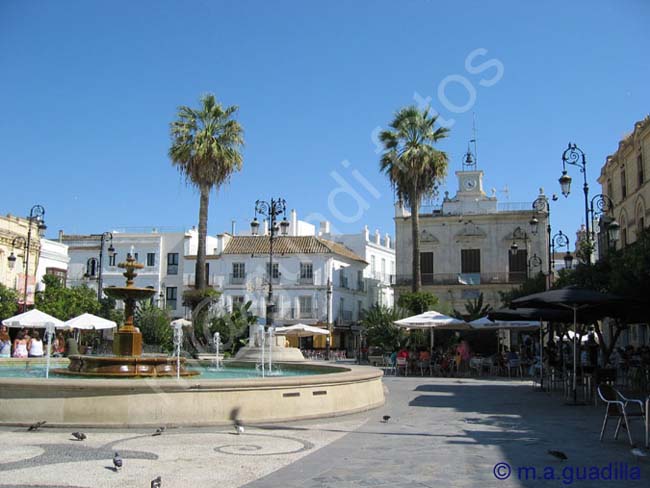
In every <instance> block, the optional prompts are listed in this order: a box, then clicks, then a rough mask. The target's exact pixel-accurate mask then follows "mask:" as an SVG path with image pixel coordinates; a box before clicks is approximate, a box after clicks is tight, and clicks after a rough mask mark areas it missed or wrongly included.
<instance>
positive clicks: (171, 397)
mask: <svg viewBox="0 0 650 488" xmlns="http://www.w3.org/2000/svg"><path fill="white" fill-rule="evenodd" d="M188 363H189V364H188V366H190V367H191V366H192V365H193V364H196V363H194V362H193V361H188ZM14 364H15V363H14ZM229 364H233V365H239V366H243V365H245V364H244V363H229ZM247 366H249V367H250V368H251V369H254V364H250V363H249V364H248V365H247ZM278 366H279V367H280V368H282V369H285V370H297V371H299V370H301V369H304V370H305V371H309V370H311V371H314V370H315V371H318V372H319V373H320V374H312V375H310V376H278V377H276V376H271V377H266V378H252V379H225V380H215V379H202V378H201V377H200V376H192V377H188V378H181V379H180V380H176V379H167V378H157V379H151V380H148V379H143V380H137V379H94V378H87V379H86V378H72V377H69V378H61V379H60V378H56V377H50V378H49V379H48V380H46V379H45V378H1V379H0V424H5V425H30V424H32V423H33V422H35V421H37V420H46V421H47V423H48V425H51V426H66V427H72V426H74V427H81V426H92V427H145V426H146V427H154V426H156V427H157V426H160V425H167V426H202V425H224V424H231V423H232V420H231V417H230V416H231V413H232V412H233V410H234V409H239V417H240V418H241V419H242V420H243V421H244V422H246V423H261V422H283V421H292V420H303V419H313V418H321V417H332V416H337V415H344V414H350V413H355V412H360V411H365V410H369V409H372V408H376V407H379V406H381V405H383V403H384V388H383V384H382V376H383V372H382V371H381V370H379V369H376V368H371V367H365V366H348V365H346V366H338V365H337V366H333V365H329V364H328V365H324V364H318V363H303V364H295V363H282V364H278Z"/></svg>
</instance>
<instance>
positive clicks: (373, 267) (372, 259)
mask: <svg viewBox="0 0 650 488" xmlns="http://www.w3.org/2000/svg"><path fill="white" fill-rule="evenodd" d="M370 272H371V273H372V276H373V278H374V277H375V273H376V272H377V266H376V264H375V256H370Z"/></svg>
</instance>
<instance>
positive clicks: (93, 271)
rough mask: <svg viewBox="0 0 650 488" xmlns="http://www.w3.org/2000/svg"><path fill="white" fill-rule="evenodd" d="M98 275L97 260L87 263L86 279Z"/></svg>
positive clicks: (90, 260)
mask: <svg viewBox="0 0 650 488" xmlns="http://www.w3.org/2000/svg"><path fill="white" fill-rule="evenodd" d="M96 275H97V259H95V258H90V259H89V260H88V261H86V277H87V278H90V277H93V276H96Z"/></svg>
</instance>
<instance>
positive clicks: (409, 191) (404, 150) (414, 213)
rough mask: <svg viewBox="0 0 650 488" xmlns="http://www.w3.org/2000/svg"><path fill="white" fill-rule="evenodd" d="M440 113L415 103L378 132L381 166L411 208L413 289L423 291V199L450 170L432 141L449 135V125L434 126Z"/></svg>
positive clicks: (444, 157) (399, 195)
mask: <svg viewBox="0 0 650 488" xmlns="http://www.w3.org/2000/svg"><path fill="white" fill-rule="evenodd" d="M437 119H438V116H437V115H435V114H431V113H430V111H429V108H426V109H424V110H422V111H420V110H419V109H418V108H417V107H415V106H409V107H404V108H402V109H400V110H399V111H398V112H397V113H396V114H395V118H394V119H393V121H392V122H391V124H390V129H389V130H385V131H382V132H381V134H380V135H379V138H380V140H381V142H382V143H383V145H384V152H383V154H382V156H381V160H380V163H379V165H380V169H381V171H382V172H384V173H385V174H386V175H387V176H388V178H389V179H390V182H391V184H392V186H393V188H394V189H395V191H396V193H397V197H398V198H399V200H400V201H401V202H404V203H405V204H406V205H408V206H409V207H410V208H411V232H412V236H413V239H412V240H413V280H412V290H413V291H414V292H418V291H420V288H421V286H422V276H421V269H420V219H419V212H420V202H421V201H422V198H424V197H428V196H432V195H434V194H435V193H436V190H437V189H438V185H439V183H440V181H441V179H442V178H444V177H445V175H446V174H447V163H448V159H447V154H445V153H444V152H442V151H439V150H437V149H436V148H434V147H433V144H434V143H436V142H438V141H439V140H441V139H443V138H445V137H447V134H448V133H449V129H447V128H445V127H438V128H436V127H435V124H436V120H437Z"/></svg>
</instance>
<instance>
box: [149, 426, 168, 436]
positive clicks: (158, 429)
mask: <svg viewBox="0 0 650 488" xmlns="http://www.w3.org/2000/svg"><path fill="white" fill-rule="evenodd" d="M163 432H165V427H164V426H163V427H158V428H157V429H156V432H154V433H153V434H151V435H152V436H155V435H161V434H162V433H163Z"/></svg>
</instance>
